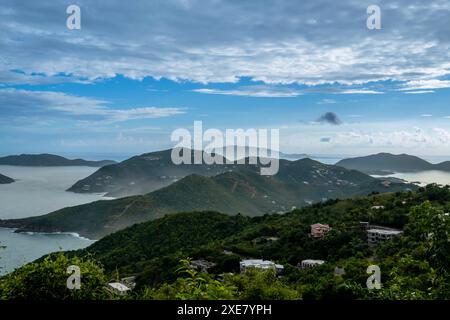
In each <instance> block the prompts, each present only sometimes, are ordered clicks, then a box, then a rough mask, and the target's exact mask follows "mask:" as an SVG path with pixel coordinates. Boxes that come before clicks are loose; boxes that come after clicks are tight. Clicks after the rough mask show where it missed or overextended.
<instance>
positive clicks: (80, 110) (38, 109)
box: [0, 88, 185, 122]
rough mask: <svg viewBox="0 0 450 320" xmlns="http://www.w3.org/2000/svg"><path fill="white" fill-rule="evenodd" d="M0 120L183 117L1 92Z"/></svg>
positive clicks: (57, 95) (172, 111)
mask: <svg viewBox="0 0 450 320" xmlns="http://www.w3.org/2000/svg"><path fill="white" fill-rule="evenodd" d="M0 106H2V107H1V109H2V117H3V119H8V118H9V119H20V118H29V119H30V120H31V121H34V120H33V119H35V117H37V118H39V117H40V116H46V118H48V119H54V118H68V119H76V120H83V121H107V122H121V121H128V120H135V119H152V118H163V117H169V116H174V115H178V114H182V113H184V112H185V111H184V109H183V108H174V107H172V108H160V107H140V108H120V109H118V108H112V107H110V106H109V102H108V101H105V100H100V99H95V98H89V97H82V96H74V95H69V94H66V93H63V92H53V91H31V90H21V89H11V88H7V89H0Z"/></svg>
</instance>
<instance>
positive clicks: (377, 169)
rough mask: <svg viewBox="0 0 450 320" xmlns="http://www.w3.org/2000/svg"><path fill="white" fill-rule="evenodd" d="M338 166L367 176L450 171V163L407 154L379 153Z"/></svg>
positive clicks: (341, 162)
mask: <svg viewBox="0 0 450 320" xmlns="http://www.w3.org/2000/svg"><path fill="white" fill-rule="evenodd" d="M336 165H337V166H340V167H344V168H347V169H353V170H358V171H361V172H365V173H367V174H390V173H394V172H417V171H425V170H443V171H450V162H443V163H440V164H432V163H430V162H428V161H425V160H423V159H421V158H418V157H415V156H410V155H407V154H400V155H394V154H390V153H379V154H375V155H370V156H366V157H358V158H350V159H344V160H341V161H339V162H338V163H336Z"/></svg>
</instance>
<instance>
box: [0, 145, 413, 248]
mask: <svg viewBox="0 0 450 320" xmlns="http://www.w3.org/2000/svg"><path fill="white" fill-rule="evenodd" d="M167 156H168V153H167V151H163V152H158V153H152V154H146V155H145V156H139V157H135V158H132V159H130V160H127V161H130V162H127V161H124V162H122V163H120V164H118V165H114V166H108V167H104V168H102V169H100V170H99V171H97V172H102V174H101V175H99V174H98V173H94V175H93V177H92V176H91V177H88V178H87V179H88V180H85V181H93V182H95V183H91V182H83V184H86V183H89V185H93V186H96V181H100V182H102V181H105V179H106V177H105V178H104V179H103V180H102V179H98V178H102V177H103V176H104V175H107V176H109V178H108V179H106V180H107V181H108V184H107V185H109V184H111V185H119V182H120V184H121V185H122V186H123V187H124V188H125V187H126V184H125V183H124V182H125V180H122V179H120V178H121V177H130V176H137V174H138V173H139V172H146V173H147V175H143V174H142V176H143V177H146V178H147V179H148V181H157V179H155V178H160V175H162V174H168V173H167V172H169V171H168V170H169V169H170V166H169V162H168V160H167V158H166V157H167ZM137 164H140V166H138V165H137ZM180 167H181V166H180ZM188 168H191V170H192V169H193V168H197V169H196V170H197V173H196V174H189V175H187V176H185V177H184V178H181V179H180V180H178V181H173V180H172V179H173V177H170V179H169V177H166V179H163V180H164V181H167V183H170V182H171V183H170V185H168V186H165V187H163V188H159V189H158V190H154V191H152V192H150V193H146V194H145V195H135V196H130V197H126V198H120V199H115V200H110V201H96V202H93V203H89V204H84V205H80V206H76V207H70V208H64V209H61V210H58V211H55V212H52V213H49V214H46V215H43V216H38V217H30V218H24V219H11V220H0V226H1V227H9V228H16V229H18V230H17V231H18V232H25V231H34V232H76V233H78V234H80V235H82V236H85V237H88V238H90V239H99V238H101V237H103V236H105V235H108V234H110V233H112V232H115V231H118V230H121V229H123V228H126V227H129V226H131V225H133V224H135V223H140V222H144V221H150V220H154V219H158V218H161V217H163V216H164V215H166V214H170V213H174V212H189V211H208V210H212V211H219V212H223V213H227V214H237V213H242V214H245V215H247V216H262V215H264V214H266V213H284V212H288V211H289V210H292V209H293V208H300V207H305V206H307V205H310V204H313V203H318V202H323V201H326V200H328V199H337V198H339V199H343V198H351V197H355V196H364V195H367V194H369V193H371V192H380V193H386V192H397V191H404V190H414V189H416V188H417V187H416V186H415V185H412V184H406V183H401V182H400V183H399V182H396V181H389V180H386V179H375V178H373V177H371V176H369V175H366V174H364V173H361V172H358V171H356V170H347V169H345V168H341V167H337V166H333V165H325V164H322V163H320V162H317V161H314V160H311V159H301V160H297V161H288V160H280V170H279V172H278V174H277V175H275V176H261V175H260V174H259V169H258V167H257V166H256V165H249V164H247V165H229V169H230V170H227V171H226V172H222V173H218V174H217V175H204V174H202V172H203V173H209V174H212V173H213V172H215V170H216V169H214V166H211V170H207V169H208V166H202V165H196V166H193V165H192V166H185V168H184V170H185V171H184V173H185V174H186V173H187V171H186V169H188ZM179 169H180V170H182V169H183V168H179ZM163 170H164V171H163ZM166 170H167V172H166ZM172 170H173V168H172ZM180 174H181V171H180V172H178V173H177V176H178V177H180ZM152 175H153V176H152ZM135 181H136V184H137V183H138V182H140V183H141V186H144V185H146V184H145V181H144V180H142V181H139V180H135ZM136 184H135V185H136ZM128 185H129V184H128Z"/></svg>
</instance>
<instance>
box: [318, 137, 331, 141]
mask: <svg viewBox="0 0 450 320" xmlns="http://www.w3.org/2000/svg"><path fill="white" fill-rule="evenodd" d="M330 141H331V138H330V137H323V138H320V142H330Z"/></svg>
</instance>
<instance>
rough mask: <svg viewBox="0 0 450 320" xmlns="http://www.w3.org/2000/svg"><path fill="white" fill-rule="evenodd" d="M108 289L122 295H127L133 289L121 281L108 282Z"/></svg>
mask: <svg viewBox="0 0 450 320" xmlns="http://www.w3.org/2000/svg"><path fill="white" fill-rule="evenodd" d="M107 289H108V290H109V291H111V292H113V293H116V294H118V295H121V296H125V295H127V294H128V293H129V292H130V291H131V289H130V288H128V287H127V286H126V285H124V284H123V283H120V282H110V283H108V286H107Z"/></svg>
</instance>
